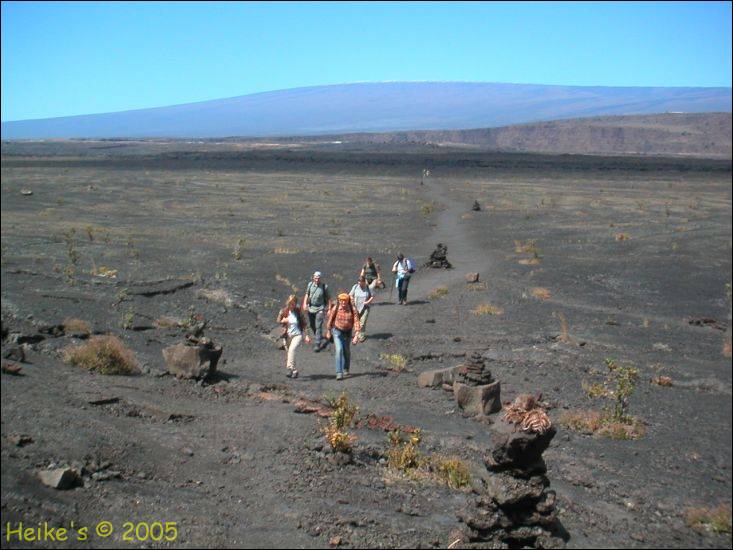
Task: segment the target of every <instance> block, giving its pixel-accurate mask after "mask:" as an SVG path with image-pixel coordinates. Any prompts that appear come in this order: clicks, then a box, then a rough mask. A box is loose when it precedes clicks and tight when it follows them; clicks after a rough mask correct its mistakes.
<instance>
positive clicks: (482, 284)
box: [466, 281, 489, 292]
mask: <svg viewBox="0 0 733 550" xmlns="http://www.w3.org/2000/svg"><path fill="white" fill-rule="evenodd" d="M466 288H467V289H468V290H470V291H471V292H481V291H483V290H488V288H489V285H488V284H487V283H486V281H479V282H478V283H472V284H470V285H467V286H466Z"/></svg>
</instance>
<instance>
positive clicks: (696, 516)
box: [682, 504, 731, 533]
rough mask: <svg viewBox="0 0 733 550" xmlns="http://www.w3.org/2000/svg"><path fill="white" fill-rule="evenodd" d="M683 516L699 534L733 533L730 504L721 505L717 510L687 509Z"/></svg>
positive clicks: (705, 508) (704, 508)
mask: <svg viewBox="0 0 733 550" xmlns="http://www.w3.org/2000/svg"><path fill="white" fill-rule="evenodd" d="M682 515H683V517H684V518H685V523H686V524H687V525H688V526H689V527H691V528H692V529H694V530H695V531H697V532H701V533H704V532H711V531H712V532H713V533H730V532H731V507H730V504H720V505H719V506H716V507H715V508H709V507H702V508H687V509H685V511H684V512H683V514H682Z"/></svg>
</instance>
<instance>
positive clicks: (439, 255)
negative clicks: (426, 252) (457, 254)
mask: <svg viewBox="0 0 733 550" xmlns="http://www.w3.org/2000/svg"><path fill="white" fill-rule="evenodd" d="M447 256H448V247H447V246H445V245H444V244H443V243H438V246H436V247H435V250H433V252H432V254H430V259H429V260H428V261H427V262H425V267H433V268H436V269H437V268H443V269H451V268H452V267H453V266H452V265H451V263H450V262H449V261H448V258H447Z"/></svg>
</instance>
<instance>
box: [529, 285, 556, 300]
mask: <svg viewBox="0 0 733 550" xmlns="http://www.w3.org/2000/svg"><path fill="white" fill-rule="evenodd" d="M532 296H534V297H535V298H537V299H538V300H549V299H550V298H551V297H552V294H550V291H549V290H547V289H546V288H543V287H541V286H536V287H534V288H533V289H532Z"/></svg>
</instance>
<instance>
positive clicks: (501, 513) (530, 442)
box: [458, 419, 564, 548]
mask: <svg viewBox="0 0 733 550" xmlns="http://www.w3.org/2000/svg"><path fill="white" fill-rule="evenodd" d="M555 433H556V430H555V428H554V427H550V428H549V429H547V430H546V431H544V433H537V432H532V431H525V430H522V429H521V428H520V427H519V426H518V425H517V424H514V423H511V422H508V421H506V420H504V419H499V420H497V421H496V422H495V423H494V424H493V425H492V431H491V442H490V447H489V450H488V451H487V453H486V454H485V455H484V463H485V465H486V469H487V475H486V476H485V478H484V487H483V490H482V491H481V492H480V494H479V495H478V496H477V497H475V499H474V502H473V505H472V506H471V507H469V508H468V509H466V510H463V511H462V512H460V513H459V514H458V517H459V519H460V520H461V521H463V522H464V523H465V524H466V527H467V533H466V535H467V538H468V540H469V541H471V542H480V543H489V546H490V547H492V548H562V547H564V542H563V540H562V539H561V538H560V537H559V536H558V531H559V529H558V527H559V525H558V521H557V513H556V511H555V498H556V497H555V492H554V491H552V490H550V489H548V487H549V485H550V481H549V480H548V478H547V475H546V472H547V467H546V465H545V461H544V460H543V458H542V453H544V452H545V450H546V449H547V447H548V446H549V445H550V441H551V440H552V438H553V437H555Z"/></svg>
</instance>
